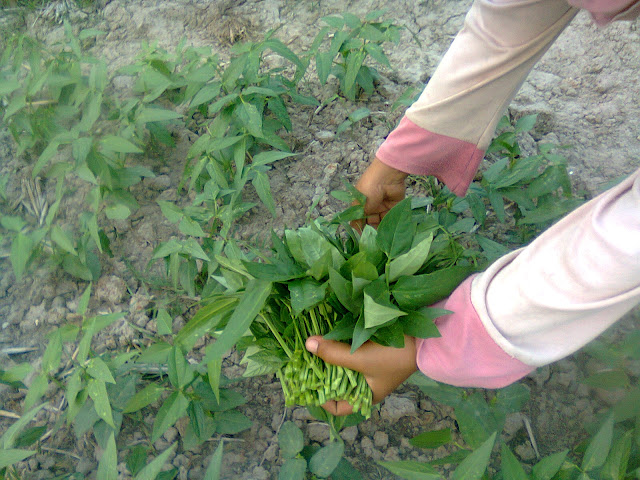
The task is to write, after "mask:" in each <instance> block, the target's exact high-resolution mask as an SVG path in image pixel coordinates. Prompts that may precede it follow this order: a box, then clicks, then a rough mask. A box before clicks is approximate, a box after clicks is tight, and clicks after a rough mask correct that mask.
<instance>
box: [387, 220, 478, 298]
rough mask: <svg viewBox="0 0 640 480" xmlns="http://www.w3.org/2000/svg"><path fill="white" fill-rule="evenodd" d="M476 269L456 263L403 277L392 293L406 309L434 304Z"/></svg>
mask: <svg viewBox="0 0 640 480" xmlns="http://www.w3.org/2000/svg"><path fill="white" fill-rule="evenodd" d="M385 218H386V217H385ZM383 220H384V219H383ZM474 271H475V267H473V266H467V265H456V266H453V267H449V268H443V269H441V270H437V271H435V272H433V273H427V274H424V275H414V276H410V277H401V278H400V279H399V280H398V281H397V282H396V283H395V285H394V286H393V287H392V289H391V294H392V295H393V298H395V300H396V302H398V305H400V308H402V309H405V310H413V309H416V308H420V307H423V306H425V305H433V304H434V303H436V302H437V301H439V300H442V299H443V298H446V297H447V296H449V294H450V293H451V292H452V291H453V290H454V289H455V288H456V287H457V286H458V285H460V284H461V283H462V281H463V280H464V279H465V278H467V277H468V276H469V275H471V274H472V273H473V272H474Z"/></svg>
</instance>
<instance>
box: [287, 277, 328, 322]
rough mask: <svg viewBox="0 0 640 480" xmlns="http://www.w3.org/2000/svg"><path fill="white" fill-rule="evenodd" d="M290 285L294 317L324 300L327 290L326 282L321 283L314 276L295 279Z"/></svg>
mask: <svg viewBox="0 0 640 480" xmlns="http://www.w3.org/2000/svg"><path fill="white" fill-rule="evenodd" d="M288 287H289V292H290V294H291V307H292V308H293V316H294V317H297V316H298V315H299V314H300V313H302V311H304V310H306V309H309V308H311V307H313V306H314V305H315V304H317V303H319V302H321V301H322V300H324V297H325V295H326V291H327V284H326V283H319V282H317V281H315V280H314V279H313V278H302V279H299V280H293V281H292V282H290V283H289V285H288Z"/></svg>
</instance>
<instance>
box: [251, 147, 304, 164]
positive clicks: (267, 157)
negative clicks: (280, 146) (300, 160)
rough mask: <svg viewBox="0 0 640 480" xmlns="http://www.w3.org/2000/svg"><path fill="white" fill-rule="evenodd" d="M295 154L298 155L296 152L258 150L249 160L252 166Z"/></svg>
mask: <svg viewBox="0 0 640 480" xmlns="http://www.w3.org/2000/svg"><path fill="white" fill-rule="evenodd" d="M297 155H298V154H297V153H289V152H279V151H277V150H271V151H268V152H260V153H258V154H256V155H255V156H254V157H253V160H251V165H253V166H259V165H268V164H270V163H273V162H275V161H277V160H282V159H283V158H289V157H294V156H297Z"/></svg>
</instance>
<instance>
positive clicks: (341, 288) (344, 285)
mask: <svg viewBox="0 0 640 480" xmlns="http://www.w3.org/2000/svg"><path fill="white" fill-rule="evenodd" d="M329 285H330V287H331V290H333V292H334V293H335V294H336V297H338V300H339V301H340V303H341V304H342V306H344V307H345V308H347V309H349V310H350V311H351V312H352V313H358V312H359V311H360V309H359V308H358V307H357V305H356V304H355V303H354V302H353V300H352V295H353V287H352V284H351V282H349V281H348V280H346V279H345V278H344V277H343V276H342V275H340V274H339V273H338V272H337V271H336V270H334V269H333V268H329Z"/></svg>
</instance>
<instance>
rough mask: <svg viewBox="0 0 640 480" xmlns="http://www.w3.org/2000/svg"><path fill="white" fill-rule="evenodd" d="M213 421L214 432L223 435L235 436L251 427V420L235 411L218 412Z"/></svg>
mask: <svg viewBox="0 0 640 480" xmlns="http://www.w3.org/2000/svg"><path fill="white" fill-rule="evenodd" d="M215 420H216V431H217V432H218V433H221V434H223V435H235V434H236V433H240V432H242V431H243V430H246V429H248V428H251V425H252V422H251V419H250V418H249V417H247V416H246V415H245V414H243V413H242V412H239V411H237V410H227V411H224V412H218V413H216V415H215Z"/></svg>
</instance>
